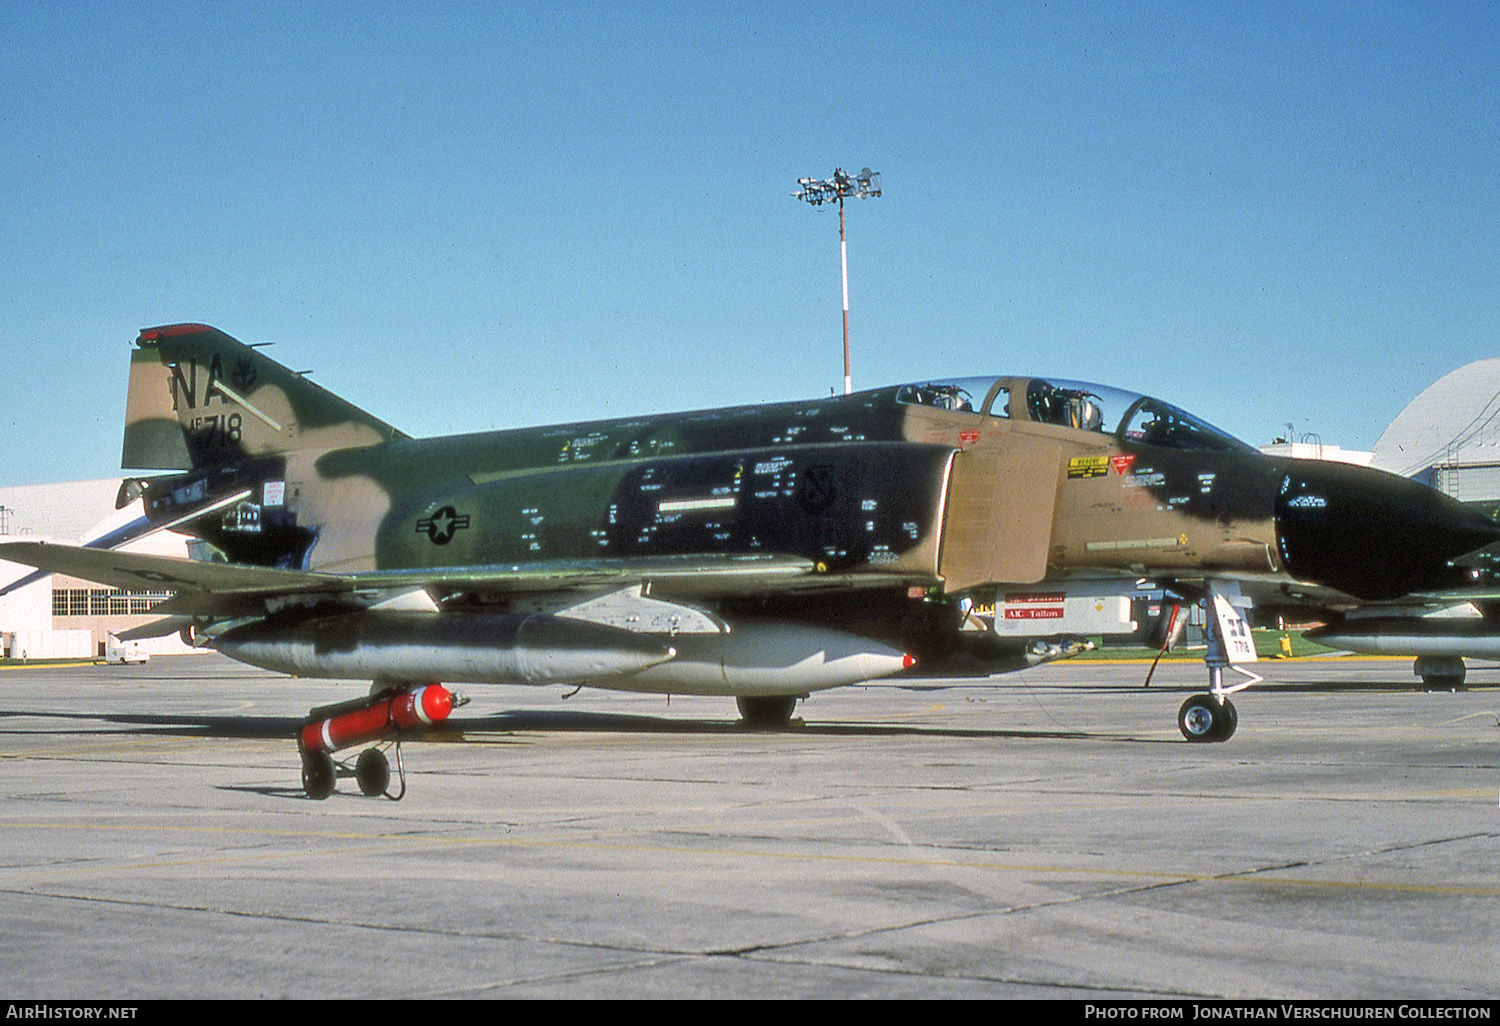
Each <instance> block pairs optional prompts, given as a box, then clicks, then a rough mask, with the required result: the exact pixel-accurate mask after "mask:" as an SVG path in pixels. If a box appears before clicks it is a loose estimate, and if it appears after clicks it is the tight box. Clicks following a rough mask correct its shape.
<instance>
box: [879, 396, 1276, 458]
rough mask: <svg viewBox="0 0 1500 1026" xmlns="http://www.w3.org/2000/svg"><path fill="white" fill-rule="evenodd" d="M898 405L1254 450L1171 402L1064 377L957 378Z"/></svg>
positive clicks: (1137, 440) (1132, 439)
mask: <svg viewBox="0 0 1500 1026" xmlns="http://www.w3.org/2000/svg"><path fill="white" fill-rule="evenodd" d="M896 401H897V402H899V403H909V404H913V405H918V406H930V407H933V408H935V409H940V410H950V411H953V412H957V413H971V414H974V415H977V416H987V417H1002V418H1010V419H1014V420H1026V421H1031V422H1032V423H1036V424H1054V425H1056V426H1058V427H1066V428H1073V429H1075V430H1078V431H1091V432H1097V433H1099V434H1105V435H1112V436H1114V437H1115V438H1116V440H1118V441H1119V442H1120V443H1121V444H1136V445H1153V446H1160V447H1163V448H1169V449H1211V450H1216V451H1221V452H1223V451H1252V452H1253V451H1254V450H1253V448H1252V447H1251V446H1249V445H1247V444H1245V443H1244V442H1242V441H1240V440H1239V439H1238V438H1235V437H1234V436H1233V435H1231V434H1229V433H1228V432H1225V431H1222V430H1220V429H1219V428H1216V427H1214V426H1213V425H1212V424H1210V423H1208V422H1207V421H1205V420H1202V419H1201V418H1199V417H1195V416H1193V415H1192V414H1191V413H1188V412H1187V411H1185V410H1182V409H1179V408H1178V407H1176V406H1173V405H1172V404H1171V403H1166V402H1163V401H1162V400H1160V399H1154V398H1152V397H1151V396H1143V395H1140V394H1138V393H1135V392H1128V391H1126V390H1124V389H1120V388H1113V387H1111V386H1109V385H1093V384H1089V383H1087V382H1080V381H1069V380H1065V379H1061V378H956V379H952V380H949V381H928V382H924V383H922V384H915V385H906V386H903V387H902V388H900V389H898V390H897V391H896Z"/></svg>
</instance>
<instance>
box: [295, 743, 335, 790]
mask: <svg viewBox="0 0 1500 1026" xmlns="http://www.w3.org/2000/svg"><path fill="white" fill-rule="evenodd" d="M335 778H336V774H335V773H334V770H333V756H331V755H329V754H328V753H327V752H303V753H302V790H304V791H306V792H307V796H308V797H309V798H312V799H313V800H315V801H322V800H323V799H324V798H327V797H328V796H329V795H331V794H333V784H334V780H335Z"/></svg>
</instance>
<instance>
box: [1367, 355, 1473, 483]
mask: <svg viewBox="0 0 1500 1026" xmlns="http://www.w3.org/2000/svg"><path fill="white" fill-rule="evenodd" d="M1372 464H1373V465H1374V466H1376V467H1379V468H1381V469H1382V470H1389V471H1392V472H1394V473H1397V474H1401V475H1402V476H1403V477H1412V478H1416V479H1417V480H1419V481H1422V482H1424V483H1426V484H1429V485H1431V486H1432V487H1434V488H1437V489H1438V490H1439V491H1442V492H1446V493H1447V494H1449V495H1451V496H1453V497H1454V498H1456V499H1459V500H1461V501H1463V502H1483V501H1487V500H1493V499H1500V359H1490V360H1478V361H1475V362H1474V363H1471V364H1468V365H1467V366H1464V367H1460V368H1459V369H1458V370H1456V371H1453V372H1452V373H1451V374H1448V375H1446V376H1444V377H1442V378H1439V379H1438V380H1437V381H1435V382H1433V383H1432V384H1431V385H1429V386H1428V387H1427V388H1426V389H1424V390H1423V391H1422V392H1421V394H1419V395H1418V396H1417V397H1416V398H1415V399H1413V400H1412V401H1411V402H1410V403H1408V404H1407V406H1406V408H1405V409H1404V410H1402V411H1401V412H1400V413H1399V414H1398V415H1397V416H1396V419H1395V420H1393V421H1391V424H1390V426H1389V427H1387V428H1386V429H1385V431H1384V433H1382V434H1381V436H1380V439H1379V441H1377V442H1376V443H1375V454H1374V458H1373V460H1372Z"/></svg>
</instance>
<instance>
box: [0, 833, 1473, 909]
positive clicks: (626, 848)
mask: <svg viewBox="0 0 1500 1026" xmlns="http://www.w3.org/2000/svg"><path fill="white" fill-rule="evenodd" d="M0 829H4V830H89V831H112V832H120V833H140V832H150V833H157V834H161V833H168V834H242V835H248V836H252V837H287V838H315V839H320V840H324V841H330V842H332V841H361V842H372V843H373V849H372V848H364V849H362V850H361V853H362V854H371V853H374V852H379V851H380V849H381V848H382V847H385V848H387V849H388V850H390V851H409V850H412V849H420V848H444V847H447V848H484V847H492V848H554V849H566V850H573V851H617V852H632V853H636V854H648V855H671V856H674V857H679V858H680V857H682V856H698V857H703V858H737V859H771V860H779V861H788V862H792V861H801V862H817V863H824V864H834V865H867V866H910V867H916V868H925V869H962V870H970V871H976V870H978V871H985V872H1000V873H1018V874H1046V875H1050V876H1071V877H1077V876H1095V877H1108V878H1116V879H1123V880H1141V881H1151V880H1154V881H1160V882H1161V883H1162V884H1165V885H1176V884H1188V883H1214V884H1245V885H1250V886H1267V887H1302V888H1308V889H1328V890H1342V891H1355V892H1372V893H1400V894H1432V895H1444V896H1459V897H1500V886H1480V885H1474V884H1449V883H1433V884H1420V883H1406V882H1400V881H1385V882H1382V881H1371V880H1318V879H1308V878H1299V877H1290V876H1279V875H1275V874H1276V873H1277V872H1279V871H1278V870H1275V869H1264V870H1245V871H1240V872H1234V873H1193V872H1171V871H1164V870H1137V869H1120V868H1105V869H1094V868H1090V867H1087V866H1053V865H1045V864H1043V865H1028V864H1024V863H1008V862H985V861H977V862H961V861H956V860H953V859H923V858H912V857H897V856H887V855H824V854H817V853H810V852H791V851H756V850H750V849H743V848H723V847H694V846H667V845H648V844H621V843H609V842H604V841H567V840H560V839H555V838H554V839H536V840H530V839H525V838H515V837H493V838H458V837H432V836H427V837H400V838H395V837H391V836H389V835H385V834H368V833H359V832H352V831H311V830H278V829H265V828H256V829H237V828H223V827H173V826H166V827H163V826H152V825H145V824H99V823H25V822H0ZM341 850H342V849H335V851H341ZM326 854H328V852H327V851H318V850H307V851H297V852H244V853H239V852H235V853H229V854H225V855H220V856H217V857H208V858H205V857H203V855H202V853H195V854H191V855H188V854H184V856H183V857H182V858H180V859H167V860H154V861H151V862H145V861H136V860H129V859H121V858H116V857H110V858H103V859H100V860H98V861H97V863H95V864H90V865H85V866H70V867H57V866H12V867H10V868H9V869H7V870H4V871H0V887H3V886H4V884H5V881H6V880H7V878H9V877H12V876H14V875H18V874H19V875H27V876H36V875H41V876H46V877H57V876H72V875H83V874H108V875H110V876H112V877H113V876H117V875H118V874H119V873H120V871H121V870H122V869H170V868H176V867H181V866H195V867H201V866H204V865H210V864H225V863H238V862H262V861H267V860H275V859H281V858H287V857H290V858H294V859H307V858H321V857H323V856H324V855H326Z"/></svg>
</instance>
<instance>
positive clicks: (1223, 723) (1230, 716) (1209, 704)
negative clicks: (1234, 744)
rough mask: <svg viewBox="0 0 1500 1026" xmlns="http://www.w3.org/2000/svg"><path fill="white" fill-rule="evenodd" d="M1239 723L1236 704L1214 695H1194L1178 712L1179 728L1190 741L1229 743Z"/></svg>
mask: <svg viewBox="0 0 1500 1026" xmlns="http://www.w3.org/2000/svg"><path fill="white" fill-rule="evenodd" d="M1239 723H1240V714H1239V713H1237V712H1235V709H1234V703H1233V702H1231V701H1230V700H1229V699H1227V698H1215V697H1214V696H1213V695H1194V696H1193V697H1192V698H1189V699H1188V700H1187V701H1186V702H1183V703H1182V708H1181V709H1179V710H1178V712H1177V726H1178V728H1179V729H1180V730H1181V731H1182V736H1183V737H1185V738H1187V739H1188V740H1189V741H1228V740H1229V738H1230V737H1232V736H1233V735H1234V728H1235V727H1237V726H1239Z"/></svg>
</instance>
